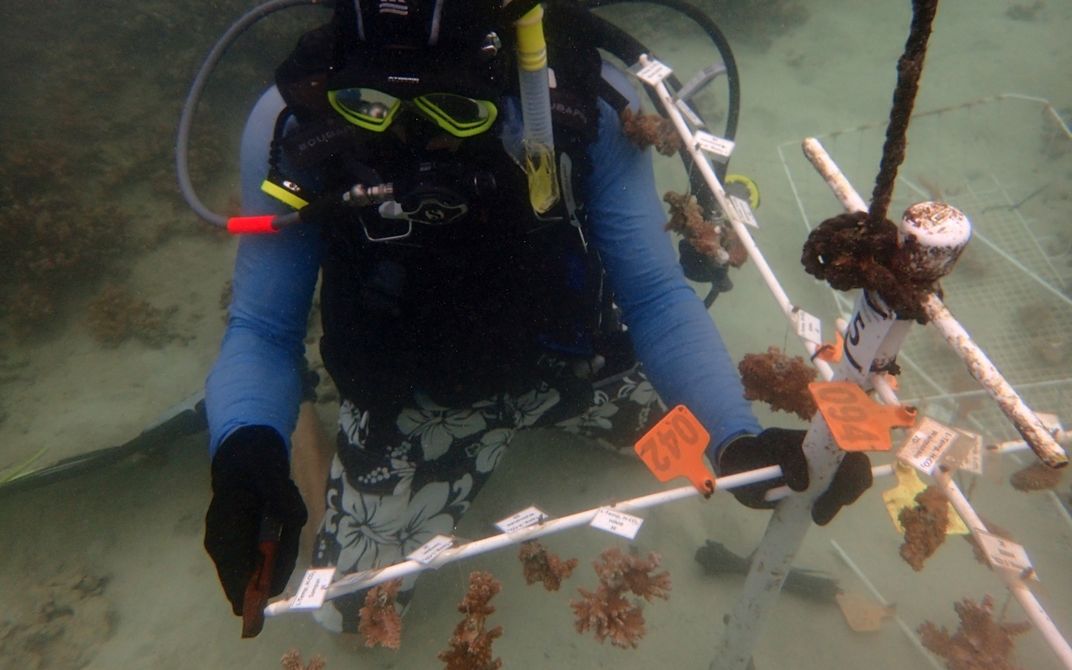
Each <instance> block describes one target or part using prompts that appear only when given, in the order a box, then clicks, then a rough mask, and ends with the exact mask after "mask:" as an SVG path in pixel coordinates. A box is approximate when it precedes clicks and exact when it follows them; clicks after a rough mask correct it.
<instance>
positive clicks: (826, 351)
mask: <svg viewBox="0 0 1072 670" xmlns="http://www.w3.org/2000/svg"><path fill="white" fill-rule="evenodd" d="M844 349H845V338H844V337H842V336H841V333H840V332H835V333H834V343H833V344H824V345H822V346H820V347H819V348H818V349H816V350H815V356H814V357H813V358H818V359H819V360H821V361H826V362H827V363H840V362H841V352H842V351H843V350H844Z"/></svg>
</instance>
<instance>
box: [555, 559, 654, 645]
mask: <svg viewBox="0 0 1072 670" xmlns="http://www.w3.org/2000/svg"><path fill="white" fill-rule="evenodd" d="M660 560H661V559H660V558H659V556H658V555H657V554H649V555H648V557H647V558H646V559H645V558H640V557H639V556H633V555H627V554H623V553H622V551H621V550H620V549H618V548H616V547H615V548H611V549H607V550H606V551H604V552H603V553H602V554H600V560H598V561H596V562H594V563H593V564H592V565H593V566H594V567H595V570H596V574H597V575H598V576H599V586H598V587H597V588H596V590H595V591H588V590H586V589H578V592H580V594H581V598H580V599H579V600H573V601H571V602H570V606H571V607H572V608H573V612H574V614H575V615H576V621H575V625H576V628H577V632H578V633H584V632H586V631H589V630H591V631H592V632H593V634H594V635H595V636H596V639H597V640H599V641H600V642H603V641H604V640H605V639H607V638H610V642H611V644H613V645H614V646H616V647H622V648H623V649H627V648H636V646H637V644H638V643H639V641H640V638H642V637H644V632H645V625H644V614H643V608H642V607H641V606H640V605H639V604H635V603H633V602H631V601H630V600H629V599H628V598H627V596H628V595H629V594H630V593H632V594H633V595H634V596H638V597H641V598H644V600H647V601H649V602H650V601H651V600H652V599H653V598H662V599H663V600H666V599H669V598H670V574H669V573H668V572H666V571H663V572H659V573H656V572H655V570H656V569H657V568H658V567H659V563H660Z"/></svg>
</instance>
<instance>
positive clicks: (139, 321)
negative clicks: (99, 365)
mask: <svg viewBox="0 0 1072 670" xmlns="http://www.w3.org/2000/svg"><path fill="white" fill-rule="evenodd" d="M165 321H166V318H165V314H164V312H162V311H161V310H159V309H157V308H156V307H153V306H152V305H150V304H149V303H148V302H146V301H144V300H138V299H137V298H135V297H134V296H133V295H131V293H130V291H128V290H127V289H125V288H123V287H122V286H118V285H116V284H105V285H104V287H103V288H102V289H101V291H100V293H98V294H97V297H95V298H94V299H93V300H92V301H91V302H90V303H89V307H88V315H87V317H86V324H87V325H88V326H89V330H90V332H91V333H92V334H93V337H94V338H95V339H96V340H97V341H98V342H100V343H101V344H103V345H105V346H107V347H114V346H117V345H119V344H120V343H121V342H123V341H124V340H126V339H127V338H130V337H136V338H138V339H139V340H141V341H143V342H145V343H146V344H149V345H152V346H160V345H161V344H164V343H165V342H167V341H169V340H171V339H173V336H172V335H171V334H170V333H169V332H168V330H167V327H166V325H165Z"/></svg>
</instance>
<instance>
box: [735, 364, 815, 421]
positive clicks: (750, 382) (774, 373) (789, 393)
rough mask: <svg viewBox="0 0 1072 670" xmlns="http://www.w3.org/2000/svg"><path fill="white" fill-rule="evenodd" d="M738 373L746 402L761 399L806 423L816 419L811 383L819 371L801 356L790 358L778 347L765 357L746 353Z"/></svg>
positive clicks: (776, 409) (774, 408)
mask: <svg viewBox="0 0 1072 670" xmlns="http://www.w3.org/2000/svg"><path fill="white" fill-rule="evenodd" d="M737 370H738V372H740V373H741V383H743V384H744V397H745V398H746V399H748V400H761V401H763V402H765V403H767V404H769V405H770V406H771V409H773V410H775V411H782V412H792V413H793V414H796V415H797V416H799V417H800V418H801V419H803V420H804V421H810V420H811V417H812V416H814V414H815V411H816V407H815V400H814V399H813V398H812V397H811V393H809V392H808V384H810V383H811V382H813V381H815V377H816V372H815V369H814V368H813V367H811V366H810V365H808V364H807V363H806V362H805V361H804V359H803V358H801V357H800V356H793V357H790V356H789V355H787V354H784V353H782V351H781V349H779V348H778V347H769V348H768V349H767V353H765V354H745V356H744V358H742V359H741V362H740V363H739V364H738V365H737Z"/></svg>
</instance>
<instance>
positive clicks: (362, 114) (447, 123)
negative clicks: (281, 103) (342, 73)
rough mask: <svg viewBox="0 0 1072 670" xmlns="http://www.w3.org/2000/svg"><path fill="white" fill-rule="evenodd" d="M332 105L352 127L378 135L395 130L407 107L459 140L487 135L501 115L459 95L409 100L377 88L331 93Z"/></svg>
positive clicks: (483, 103) (482, 102)
mask: <svg viewBox="0 0 1072 670" xmlns="http://www.w3.org/2000/svg"><path fill="white" fill-rule="evenodd" d="M328 102H329V103H330V104H331V107H332V108H333V109H334V110H335V111H336V112H338V113H339V115H340V116H342V117H343V118H344V119H346V120H347V121H349V122H350V123H352V124H354V125H356V126H358V127H360V128H364V129H365V130H370V131H372V132H377V133H380V132H383V131H385V130H387V129H388V128H389V127H391V124H392V123H393V122H394V120H395V116H396V115H397V113H398V112H399V110H401V109H402V108H403V107H408V108H411V109H413V110H416V111H417V112H419V113H420V114H421V116H423V117H425V118H427V119H430V120H431V121H433V122H434V123H435V124H436V125H437V126H439V127H440V128H441V129H442V130H444V131H446V132H447V133H449V134H450V135H452V136H454V137H458V138H467V137H473V136H474V135H479V134H480V133H483V132H485V131H487V130H488V129H489V128H491V126H492V125H493V124H494V123H495V119H496V117H497V116H498V115H499V110H498V108H497V107H496V106H495V103H493V102H491V101H490V100H477V99H475V98H469V97H466V96H464V95H458V94H455V93H425V94H423V95H418V96H416V97H414V98H412V99H408V100H407V99H403V98H399V97H397V96H393V95H391V94H390V93H386V92H384V91H380V90H377V89H374V88H367V87H351V88H341V89H336V90H333V91H328Z"/></svg>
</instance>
